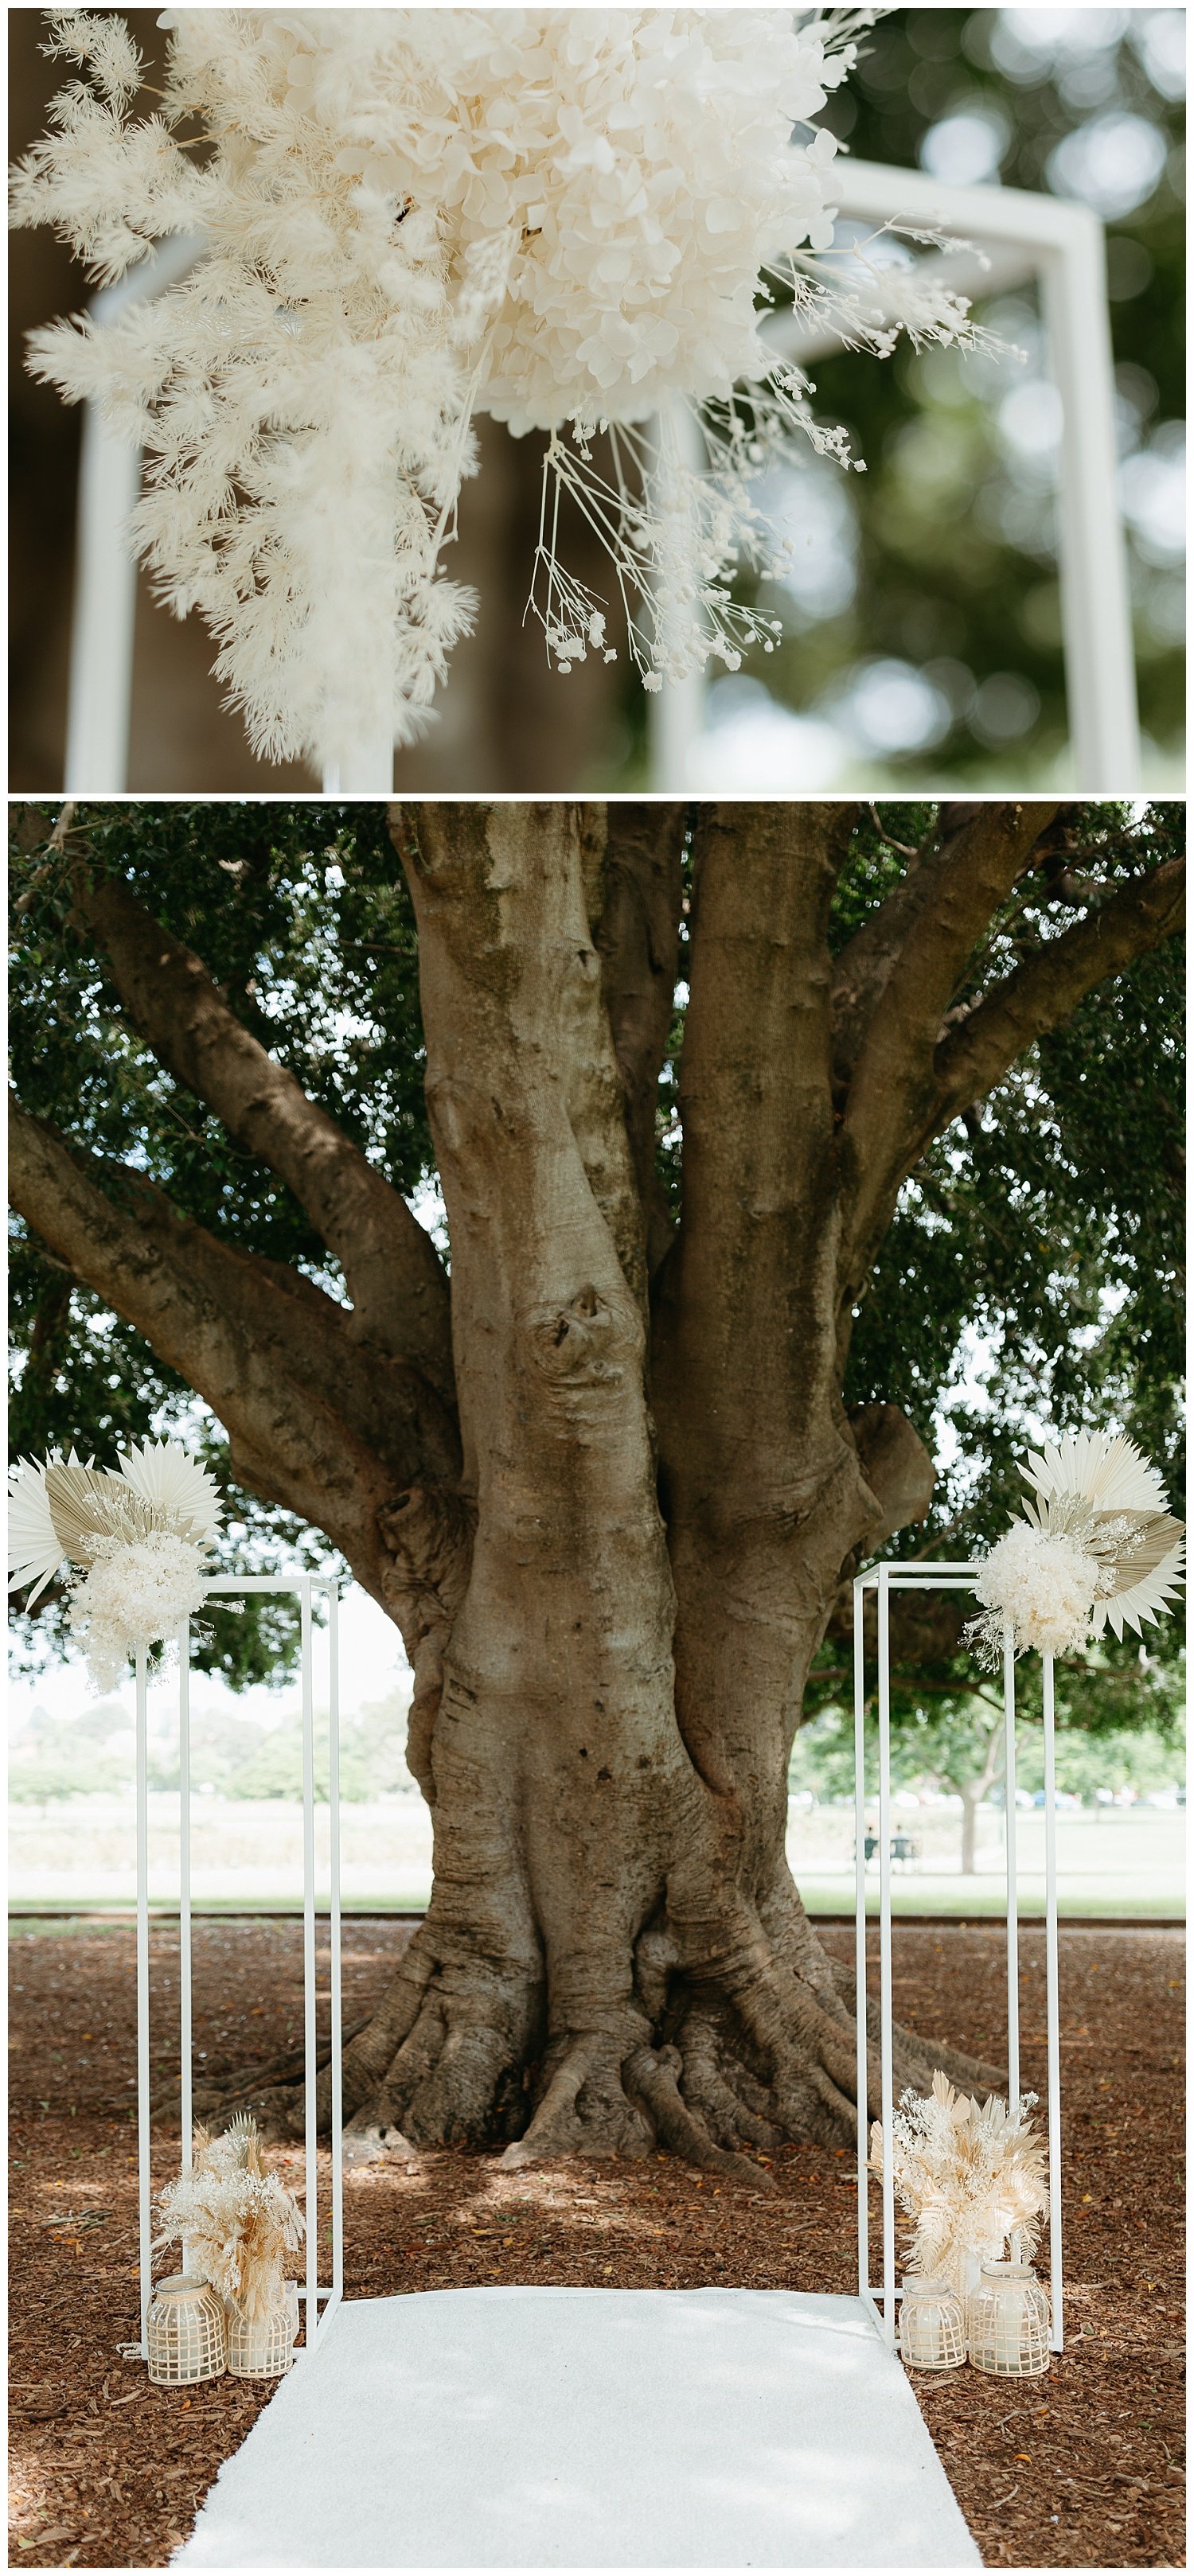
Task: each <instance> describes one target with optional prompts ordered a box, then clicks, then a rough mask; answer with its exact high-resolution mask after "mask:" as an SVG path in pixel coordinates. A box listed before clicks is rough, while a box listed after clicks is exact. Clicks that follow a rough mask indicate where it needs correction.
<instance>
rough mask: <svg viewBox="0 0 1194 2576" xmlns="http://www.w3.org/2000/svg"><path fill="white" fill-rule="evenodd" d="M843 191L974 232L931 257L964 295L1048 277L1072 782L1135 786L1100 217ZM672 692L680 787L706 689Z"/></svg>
mask: <svg viewBox="0 0 1194 2576" xmlns="http://www.w3.org/2000/svg"><path fill="white" fill-rule="evenodd" d="M833 197H834V202H835V204H836V206H837V208H838V211H839V213H841V214H842V215H846V216H856V217H861V218H863V219H864V220H865V221H867V222H873V223H875V224H883V223H896V222H899V221H900V219H901V218H902V217H905V216H906V217H907V218H908V219H909V220H910V221H911V222H913V223H916V224H922V225H924V226H925V227H926V229H927V228H928V227H930V226H932V227H933V228H934V229H936V230H940V231H943V232H945V233H948V234H952V235H961V236H963V237H964V238H965V239H966V240H967V241H968V242H970V243H972V244H973V245H974V249H973V251H963V252H956V253H947V254H944V255H942V254H938V255H935V256H934V257H933V258H932V260H931V261H929V262H928V263H927V265H928V266H930V267H931V268H932V269H933V270H934V272H935V273H939V274H940V275H942V276H943V277H945V278H946V279H947V281H948V282H949V283H950V284H951V285H953V286H954V287H956V289H957V290H958V291H959V292H960V293H962V294H967V295H970V296H972V297H974V296H978V295H984V294H986V295H990V294H992V293H995V292H1002V291H1004V290H1006V289H1007V288H1009V287H1013V286H1022V285H1026V284H1028V283H1031V282H1034V281H1035V282H1037V283H1038V284H1039V288H1040V296H1041V311H1042V319H1043V322H1044V326H1045V334H1046V338H1047V341H1048V347H1049V357H1050V364H1051V367H1052V372H1053V380H1054V383H1055V385H1056V387H1057V391H1058V393H1059V395H1060V397H1061V407H1062V429H1061V470H1060V478H1059V479H1060V489H1059V493H1058V510H1059V520H1060V526H1059V543H1058V573H1059V580H1060V587H1061V614H1062V630H1063V637H1064V646H1065V670H1066V689H1067V695H1068V699H1069V713H1070V740H1071V747H1072V754H1073V768H1074V785H1075V787H1076V788H1078V789H1079V790H1081V791H1082V792H1084V793H1090V792H1092V791H1097V790H1100V789H1104V788H1111V789H1114V790H1116V791H1117V792H1119V791H1121V790H1124V789H1130V788H1133V787H1135V786H1137V785H1138V784H1139V777H1140V728H1139V719H1138V715H1137V707H1136V665H1135V654H1134V648H1133V641H1132V613H1131V603H1130V599H1129V595H1128V570H1127V551H1126V547H1125V544H1124V533H1123V518H1122V514H1121V511H1120V506H1119V486H1118V476H1117V455H1116V440H1115V373H1114V365H1113V360H1112V349H1111V326H1110V320H1109V316H1108V306H1107V274H1106V256H1105V251H1104V236H1103V227H1102V225H1101V223H1100V222H1099V219H1098V217H1097V215H1094V214H1092V213H1091V211H1090V209H1089V208H1088V207H1086V206H1073V205H1067V204H1065V203H1063V201H1062V200H1061V199H1060V198H1058V197H1049V196H1044V195H1041V196H1038V195H1036V194H1035V193H1034V192H1032V191H1030V190H1028V189H1023V188H990V187H984V188H947V187H943V186H942V184H941V182H940V181H939V180H937V179H932V178H929V177H928V176H926V174H925V172H924V171H922V170H892V169H888V168H886V167H885V166H884V165H883V163H881V162H875V161H852V160H849V159H842V160H840V161H837V162H835V163H834V169H833ZM976 254H978V255H977V256H976ZM867 309H868V314H869V315H870V317H871V318H873V319H874V320H875V321H884V320H888V321H890V320H893V319H895V318H897V315H898V309H899V308H898V305H896V304H893V305H892V306H890V307H889V308H888V307H885V306H884V303H883V281H882V276H881V275H880V277H879V278H877V279H876V281H875V287H874V292H873V294H871V293H870V292H869V291H868V295H867ZM768 337H769V338H770V339H771V340H772V342H773V344H774V345H775V346H776V347H777V349H778V350H780V351H782V353H783V355H784V356H786V357H789V358H792V359H794V360H795V361H796V362H797V363H798V364H799V365H801V366H804V365H807V364H808V363H809V362H810V361H812V360H815V359H816V358H819V357H827V356H829V355H831V354H832V352H833V351H834V350H835V349H836V348H837V347H838V346H839V343H838V341H837V340H836V338H835V337H834V335H833V334H832V332H829V331H826V330H821V329H818V328H817V327H816V326H815V325H814V324H812V323H798V322H796V321H794V320H793V319H792V317H791V316H786V317H779V316H777V318H776V321H775V323H774V324H772V325H769V326H768ZM666 695H667V691H666V690H663V691H661V692H660V695H659V697H656V698H654V699H652V701H651V705H650V723H651V725H652V727H653V731H652V735H651V748H652V773H651V784H652V786H653V787H654V788H655V789H656V790H658V791H661V792H663V791H668V792H675V791H676V790H678V789H684V788H687V787H688V786H690V785H691V778H690V775H689V769H690V760H691V752H692V747H693V744H694V743H695V741H696V738H697V735H698V733H699V731H700V727H701V707H700V703H699V692H697V693H694V692H692V691H689V693H688V695H687V697H686V699H685V703H684V707H683V709H682V710H678V711H676V710H674V711H672V713H671V714H670V715H666V714H665V712H664V707H663V700H664V698H665V697H666ZM685 725H687V728H688V730H687V739H684V727H685ZM665 764H666V766H665Z"/></svg>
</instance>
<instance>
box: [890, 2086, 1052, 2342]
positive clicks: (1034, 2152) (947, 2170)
mask: <svg viewBox="0 0 1194 2576" xmlns="http://www.w3.org/2000/svg"><path fill="white" fill-rule="evenodd" d="M1036 2098H1037V2097H1036V2095H1035V2093H1023V2094H1021V2096H1020V2099H1019V2101H1018V2102H1017V2104H1016V2106H1015V2108H1014V2110H1009V2108H1008V2105H1007V2104H1006V2102H1002V2101H1000V2100H999V2098H998V2096H996V2095H993V2096H992V2098H991V2099H990V2101H988V2102H984V2103H982V2104H980V2103H978V2102H976V2101H974V2100H973V2099H972V2097H971V2096H970V2095H969V2094H966V2093H956V2092H955V2091H954V2088H953V2085H952V2084H951V2083H950V2082H949V2080H948V2077H947V2076H945V2075H943V2074H942V2073H941V2070H940V2068H938V2071H937V2073H936V2074H935V2075H934V2077H933V2089H932V2091H931V2093H927V2094H923V2095H922V2094H917V2093H912V2092H908V2093H905V2094H904V2096H903V2099H902V2101H901V2104H900V2108H899V2110H898V2112H897V2113H896V2116H895V2119H894V2120H893V2122H892V2148H893V2158H892V2162H893V2170H894V2176H895V2191H896V2198H897V2200H898V2202H899V2205H900V2208H901V2209H902V2210H903V2212H904V2215H905V2217H906V2218H908V2219H910V2220H911V2222H912V2225H911V2229H910V2231H909V2235H910V2243H909V2265H910V2268H911V2269H912V2270H914V2271H915V2272H917V2273H920V2274H923V2275H925V2276H927V2277H928V2278H931V2279H933V2280H938V2281H947V2282H948V2283H949V2286H950V2288H951V2289H953V2290H956V2291H957V2293H958V2295H959V2297H960V2298H962V2299H966V2298H967V2297H968V2296H969V2294H970V2293H971V2292H972V2291H973V2290H975V2289H976V2288H977V2286H978V2281H979V2275H980V2272H981V2269H982V2266H983V2264H984V2263H993V2262H997V2261H998V2260H999V2259H1000V2258H1001V2256H1002V2255H1003V2251H1004V2248H1005V2246H1006V2245H1007V2244H1008V2242H1009V2240H1010V2243H1011V2250H1012V2255H1013V2258H1014V2259H1017V2260H1018V2259H1020V2258H1021V2257H1024V2256H1026V2255H1029V2254H1031V2253H1032V2252H1033V2250H1034V2249H1035V2247H1036V2245H1037V2242H1038V2240H1039V2237H1040V2232H1041V2226H1042V2223H1043V2221H1044V2220H1045V2219H1046V2218H1047V2217H1048V2214H1049V2185H1048V2165H1047V2159H1046V2151H1045V2144H1044V2141H1043V2139H1042V2138H1041V2137H1040V2136H1039V2135H1038V2134H1037V2132H1036V2131H1035V2130H1034V2128H1033V2126H1032V2123H1031V2122H1030V2120H1029V2118H1028V2113H1029V2111H1030V2110H1031V2108H1032V2105H1033V2103H1034V2102H1035V2101H1036ZM870 2169H871V2171H872V2173H881V2172H882V2170H883V2127H882V2123H881V2122H880V2121H878V2120H876V2121H874V2122H873V2124H872V2127H871V2153H870Z"/></svg>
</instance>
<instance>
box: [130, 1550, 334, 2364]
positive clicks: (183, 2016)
mask: <svg viewBox="0 0 1194 2576" xmlns="http://www.w3.org/2000/svg"><path fill="white" fill-rule="evenodd" d="M248 1592H254V1593H261V1592H289V1593H294V1594H296V1595H297V1597H298V1602H299V1621H300V1646H301V1664H302V1729H303V2042H304V2050H303V2053H304V2060H305V2065H304V2074H305V2085H306V2092H305V2099H306V2136H305V2145H304V2163H305V2175H304V2179H305V2185H306V2211H305V2215H306V2222H307V2240H306V2242H307V2276H306V2280H305V2282H304V2283H302V2284H301V2285H300V2288H299V2300H300V2303H301V2305H302V2308H303V2314H304V2321H305V2325H306V2341H305V2343H304V2346H303V2353H302V2354H300V2356H299V2357H300V2359H301V2358H302V2357H303V2354H306V2353H311V2352H313V2351H314V2349H315V2345H316V2342H317V2341H318V2340H319V2338H320V2337H322V2336H323V2335H324V2334H325V2333H326V2331H327V2326H328V2320H329V2318H331V2317H332V2316H333V2315H334V2314H335V2311H336V2309H337V2308H338V2307H339V2305H340V2301H341V2299H342V2298H343V2295H344V2164H343V2157H344V2148H343V2136H342V2132H343V2094H342V2065H343V2021H342V2008H341V1988H340V1766H339V1724H340V1708H339V1671H340V1667H339V1622H338V1613H339V1605H340V1591H339V1586H338V1584H337V1583H336V1582H335V1581H334V1580H333V1579H332V1578H331V1577H330V1576H327V1575H319V1574H303V1575H294V1576H292V1575H276V1574H246V1575H241V1576H239V1577H232V1576H229V1577H226V1578H225V1577H220V1578H219V1579H218V1580H217V1581H214V1582H211V1583H207V1584H205V1585H204V1597H205V1599H206V1600H215V1599H218V1598H219V1597H220V1596H221V1595H224V1596H230V1597H231V1598H233V1599H240V1598H241V1597H242V1596H243V1595H244V1594H245V1593H248ZM316 1593H321V1594H322V1595H323V1596H324V1598H325V1599H326V1602H327V1623H328V1624H327V1634H328V1812H329V1840H330V1853H329V1882H330V1884H329V1891H328V1911H329V1917H330V1923H329V1949H330V1962H331V1973H330V1977H329V1984H330V1988H331V2015H330V2040H331V2078H332V2135H331V2155H332V2177H331V2198H332V2277H331V2281H330V2282H328V2283H321V2281H320V2279H319V2205H318V2159H317V2151H316V2098H315V2097H316V2084H317V2066H316V2058H317V2043H318V2034H317V2031H316V2024H315V2004H316V1994H315V1911H316V1908H315V1692H314V1627H313V1603H314V1596H315V1594H316ZM190 1644H191V1626H190V1621H189V1620H187V1621H186V1622H185V1624H184V1625H183V1626H182V1627H181V1628H180V1629H179V1632H178V1638H177V1647H178V1789H179V1884H178V1948H179V2066H180V2076H181V2118H182V2162H183V2170H184V2172H189V2170H190V2166H191V2159H192V2129H193V2118H192V2065H191V2052H192V2038H191V1732H190ZM136 1676H137V2183H138V2222H139V2242H140V2285H141V2338H140V2342H139V2344H135V2345H132V2346H129V2347H127V2349H129V2350H131V2351H133V2352H137V2351H139V2352H140V2354H141V2358H142V2360H147V2359H148V2349H149V2348H148V2342H147V2321H148V2316H149V2301H150V2297H151V2295H152V2290H153V2264H152V2257H151V2254H150V2243H151V2238H152V2234H153V2224H152V2211H151V2188H152V2186H151V2173H150V2094H151V2087H150V2071H149V1762H148V1753H149V1744H148V1673H147V1657H146V1654H145V1651H144V1649H143V1648H142V1649H141V1651H140V1652H139V1653H138V1655H137V1658H136Z"/></svg>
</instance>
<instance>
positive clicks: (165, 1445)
mask: <svg viewBox="0 0 1194 2576" xmlns="http://www.w3.org/2000/svg"><path fill="white" fill-rule="evenodd" d="M219 1525H220V1503H219V1499H218V1496H217V1493H216V1485H215V1479H214V1477H213V1476H211V1475H210V1474H209V1472H208V1470H207V1468H206V1467H201V1466H199V1465H198V1464H197V1462H196V1460H195V1459H193V1458H189V1457H188V1456H187V1453H186V1450H185V1449H183V1448H181V1447H180V1446H179V1443H178V1442H177V1441H176V1440H156V1441H155V1440H141V1441H138V1442H136V1443H135V1444H134V1446H133V1448H132V1449H131V1450H130V1451H129V1452H128V1454H127V1456H125V1457H122V1458H121V1459H120V1460H119V1461H118V1464H117V1467H116V1469H115V1471H113V1470H112V1469H111V1468H108V1467H97V1466H96V1465H95V1462H94V1460H93V1459H88V1460H86V1462H84V1460H83V1459H81V1458H80V1457H79V1456H78V1453H77V1452H76V1451H75V1450H74V1449H72V1450H71V1453H70V1456H69V1458H61V1457H58V1456H56V1455H55V1456H53V1457H50V1458H46V1459H43V1460H40V1461H36V1460H34V1459H31V1458H22V1459H20V1460H19V1461H18V1463H17V1465H16V1467H15V1468H14V1469H13V1471H12V1473H11V1475H10V1478H9V1487H8V1561H9V1586H8V1588H9V1591H10V1592H15V1591H18V1590H24V1588H25V1586H26V1585H30V1586H31V1587H32V1588H31V1590H30V1591H29V1594H28V1598H27V1601H26V1604H25V1606H26V1608H27V1609H28V1608H30V1607H31V1606H32V1604H33V1603H34V1602H35V1601H36V1600H37V1599H38V1598H39V1596H40V1594H41V1593H42V1592H43V1591H44V1590H45V1588H46V1586H47V1584H49V1583H51V1582H53V1580H54V1578H55V1576H56V1575H58V1574H60V1573H63V1572H64V1571H65V1573H66V1579H67V1583H68V1585H69V1589H70V1595H71V1610H70V1625H71V1629H72V1631H73V1633H74V1634H75V1635H76V1636H77V1637H78V1638H79V1640H80V1642H81V1643H82V1645H83V1647H84V1649H85V1652H86V1656H87V1666H88V1671H89V1673H90V1675H91V1679H92V1681H93V1683H94V1685H95V1688H96V1689H97V1690H101V1691H103V1690H111V1689H113V1687H114V1686H115V1684H116V1683H117V1682H118V1681H119V1680H120V1677H121V1674H122V1672H123V1671H124V1668H125V1665H126V1663H127V1661H128V1658H129V1656H130V1655H131V1654H135V1653H136V1652H137V1650H138V1649H139V1648H144V1649H145V1650H149V1649H150V1648H152V1647H154V1646H157V1645H160V1644H161V1642H162V1640H163V1639H173V1638H174V1637H175V1636H176V1634H177V1632H178V1630H179V1628H180V1627H181V1626H182V1624H183V1621H184V1620H186V1619H189V1618H192V1617H193V1616H194V1613H195V1612H196V1611H197V1610H198V1609H199V1608H200V1607H201V1605H202V1602H203V1598H204V1589H205V1583H204V1567H205V1564H206V1560H207V1556H208V1551H209V1549H210V1546H211V1542H212V1540H213V1538H214V1537H215V1534H216V1531H217V1530H218V1528H219Z"/></svg>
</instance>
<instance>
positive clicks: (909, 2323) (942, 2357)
mask: <svg viewBox="0 0 1194 2576" xmlns="http://www.w3.org/2000/svg"><path fill="white" fill-rule="evenodd" d="M900 2358H901V2360H902V2361H903V2363H904V2366H905V2368H906V2369H908V2370H958V2369H960V2367H961V2365H962V2363H963V2362H964V2361H965V2359H966V2312H965V2309H964V2308H963V2305H962V2302H961V2300H960V2298H959V2297H958V2293H957V2291H956V2290H951V2288H950V2286H949V2283H948V2281H932V2280H928V2279H927V2278H926V2277H925V2276H924V2275H923V2274H922V2273H919V2272H905V2274H904V2294H903V2297H902V2299H901V2300H900Z"/></svg>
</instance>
